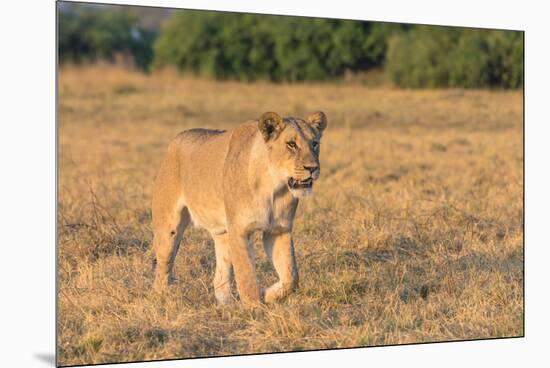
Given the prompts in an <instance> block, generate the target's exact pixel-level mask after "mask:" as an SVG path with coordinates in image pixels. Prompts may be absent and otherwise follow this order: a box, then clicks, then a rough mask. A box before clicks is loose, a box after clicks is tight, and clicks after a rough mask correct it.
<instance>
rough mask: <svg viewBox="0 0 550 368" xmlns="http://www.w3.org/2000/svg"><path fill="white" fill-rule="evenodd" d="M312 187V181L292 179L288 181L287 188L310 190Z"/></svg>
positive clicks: (310, 179)
mask: <svg viewBox="0 0 550 368" xmlns="http://www.w3.org/2000/svg"><path fill="white" fill-rule="evenodd" d="M312 185H313V179H312V178H309V179H306V180H296V179H294V178H290V179H288V186H289V187H290V188H292V189H301V188H311V186H312Z"/></svg>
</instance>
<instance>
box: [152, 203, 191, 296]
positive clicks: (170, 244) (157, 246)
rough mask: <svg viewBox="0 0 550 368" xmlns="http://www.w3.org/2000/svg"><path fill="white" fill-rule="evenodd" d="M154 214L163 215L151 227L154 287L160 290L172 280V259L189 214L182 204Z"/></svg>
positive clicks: (186, 224) (187, 223) (188, 219)
mask: <svg viewBox="0 0 550 368" xmlns="http://www.w3.org/2000/svg"><path fill="white" fill-rule="evenodd" d="M156 216H157V217H159V216H163V221H156V224H154V229H153V232H154V234H153V249H154V252H155V259H154V261H153V265H154V268H155V283H154V288H155V289H156V290H162V289H164V288H165V287H166V286H168V285H169V284H171V283H172V282H173V279H174V277H173V269H174V261H175V259H176V255H177V253H178V249H179V245H180V242H181V239H182V237H183V233H184V231H185V228H186V227H187V226H188V225H189V222H190V216H189V211H188V210H187V208H186V207H183V206H176V208H174V210H173V211H171V212H170V213H164V214H160V213H157V214H156Z"/></svg>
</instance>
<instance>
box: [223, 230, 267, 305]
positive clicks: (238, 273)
mask: <svg viewBox="0 0 550 368" xmlns="http://www.w3.org/2000/svg"><path fill="white" fill-rule="evenodd" d="M229 247H230V253H231V262H232V263H233V271H234V274H235V281H236V282H237V290H238V291H239V296H240V298H241V302H243V303H244V304H258V303H259V302H260V288H259V286H258V280H257V278H256V260H255V259H254V252H253V247H251V246H250V244H249V239H248V235H246V236H244V235H238V234H230V236H229Z"/></svg>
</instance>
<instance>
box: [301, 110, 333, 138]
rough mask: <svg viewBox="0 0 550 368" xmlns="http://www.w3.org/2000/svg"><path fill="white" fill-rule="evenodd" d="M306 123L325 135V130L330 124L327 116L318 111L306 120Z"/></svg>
mask: <svg viewBox="0 0 550 368" xmlns="http://www.w3.org/2000/svg"><path fill="white" fill-rule="evenodd" d="M306 121H307V122H308V123H309V125H311V126H312V127H314V128H315V129H317V130H318V131H319V133H323V130H325V128H326V127H327V124H328V121H327V116H326V115H325V113H324V112H322V111H317V112H314V113H313V114H310V115H309V116H308V117H307V118H306Z"/></svg>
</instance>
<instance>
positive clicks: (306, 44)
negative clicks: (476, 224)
mask: <svg viewBox="0 0 550 368" xmlns="http://www.w3.org/2000/svg"><path fill="white" fill-rule="evenodd" d="M119 53H123V54H126V55H130V56H131V57H132V58H133V59H134V61H135V64H136V65H137V66H138V67H139V68H141V69H142V70H144V71H149V70H152V69H155V68H160V67H163V66H167V65H170V66H175V67H176V68H178V69H179V70H180V71H182V72H191V73H194V74H197V75H200V76H204V77H210V78H216V79H234V80H243V81H253V80H270V81H274V82H299V81H318V80H335V79H338V78H340V77H341V76H342V75H344V74H345V73H357V72H363V71H368V70H372V69H382V70H384V73H385V75H386V76H387V78H388V79H389V80H390V81H391V82H392V83H393V84H395V85H397V86H400V87H406V88H425V87H429V88H431V87H465V88H470V87H471V88H479V87H490V88H518V87H521V86H522V84H523V33H522V32H517V31H504V30H486V29H473V28H460V27H440V26H419V25H407V24H394V23H381V22H365V21H353V20H337V19H321V18H307V17H289V16H274V15H256V14H240V13H224V12H207V11H193V10H179V11H176V12H174V13H173V14H172V15H171V17H170V19H169V20H168V21H167V22H165V24H164V25H163V27H161V28H160V29H159V30H158V31H150V30H144V29H142V28H140V27H139V26H138V25H137V22H136V18H135V17H133V16H131V15H129V14H126V13H124V12H109V11H106V10H91V9H87V10H86V11H73V12H66V13H63V14H60V18H59V59H60V61H61V62H67V61H70V62H77V63H80V62H87V61H95V60H98V59H107V60H112V59H113V58H114V57H115V55H117V54H119Z"/></svg>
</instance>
